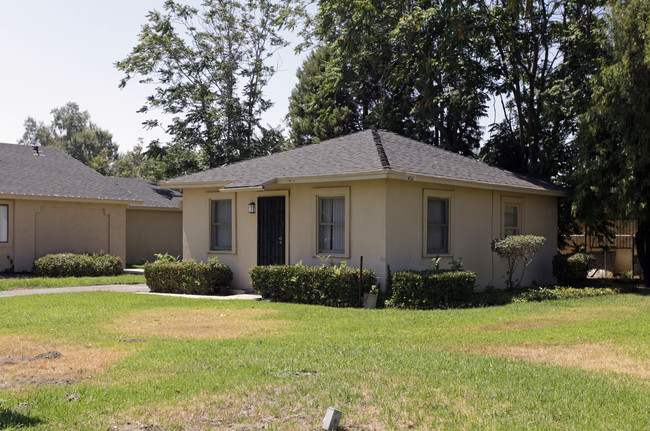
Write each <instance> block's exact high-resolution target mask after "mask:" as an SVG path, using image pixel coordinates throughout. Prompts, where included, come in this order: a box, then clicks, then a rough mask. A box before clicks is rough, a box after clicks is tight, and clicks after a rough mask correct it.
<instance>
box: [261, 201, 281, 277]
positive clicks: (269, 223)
mask: <svg viewBox="0 0 650 431" xmlns="http://www.w3.org/2000/svg"><path fill="white" fill-rule="evenodd" d="M284 224H285V221H284V196H273V197H268V198H258V199H257V264H258V265H284V263H285V260H284V250H285V244H284V242H285V238H284Z"/></svg>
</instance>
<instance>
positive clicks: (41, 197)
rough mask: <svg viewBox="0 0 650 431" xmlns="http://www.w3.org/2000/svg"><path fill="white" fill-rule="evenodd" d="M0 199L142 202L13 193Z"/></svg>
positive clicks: (124, 203) (114, 202)
mask: <svg viewBox="0 0 650 431" xmlns="http://www.w3.org/2000/svg"><path fill="white" fill-rule="evenodd" d="M0 199H7V200H8V199H24V200H38V201H43V200H56V201H62V202H92V203H108V204H120V205H139V204H141V203H142V201H138V200H127V199H104V198H83V197H78V196H51V195H25V194H13V193H0Z"/></svg>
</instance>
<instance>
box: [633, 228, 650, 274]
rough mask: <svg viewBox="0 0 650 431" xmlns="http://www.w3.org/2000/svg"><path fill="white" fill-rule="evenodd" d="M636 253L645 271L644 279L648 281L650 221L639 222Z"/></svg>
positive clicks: (649, 269)
mask: <svg viewBox="0 0 650 431" xmlns="http://www.w3.org/2000/svg"><path fill="white" fill-rule="evenodd" d="M636 253H637V255H638V256H639V264H640V265H641V270H642V271H643V279H644V280H645V282H646V283H647V282H648V277H650V222H648V221H645V222H638V231H637V233H636Z"/></svg>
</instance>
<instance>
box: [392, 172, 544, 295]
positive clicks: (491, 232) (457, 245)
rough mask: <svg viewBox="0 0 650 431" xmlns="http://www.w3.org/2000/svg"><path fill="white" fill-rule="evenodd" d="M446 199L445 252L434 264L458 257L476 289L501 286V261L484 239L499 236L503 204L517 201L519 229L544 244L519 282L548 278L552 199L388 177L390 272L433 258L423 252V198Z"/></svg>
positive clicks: (443, 264)
mask: <svg viewBox="0 0 650 431" xmlns="http://www.w3.org/2000/svg"><path fill="white" fill-rule="evenodd" d="M427 195H430V196H441V197H445V198H449V199H450V216H449V218H450V226H449V234H450V235H449V236H450V254H449V255H445V256H442V255H441V256H439V257H440V258H441V260H440V267H441V268H449V262H450V261H451V260H452V259H454V258H459V257H461V258H462V259H463V266H464V268H465V269H468V270H471V271H474V272H476V273H477V276H478V280H477V284H478V286H477V287H478V288H479V289H483V288H485V287H486V286H494V287H497V288H500V287H504V284H505V279H504V278H503V276H504V275H505V271H506V265H505V263H504V262H502V261H501V260H500V258H499V257H498V256H497V255H495V254H494V253H492V250H491V248H490V243H491V241H492V240H493V239H494V238H501V237H503V232H502V231H503V228H502V224H503V220H502V216H503V203H504V202H516V203H518V204H519V205H521V233H522V234H534V235H542V236H544V237H545V238H546V243H545V245H544V247H543V248H542V250H541V251H540V252H539V253H538V255H537V256H536V257H535V260H534V261H533V263H532V264H531V266H529V267H528V269H527V270H526V275H525V277H524V281H523V282H524V283H530V282H531V281H532V280H535V281H537V282H539V283H545V282H551V281H552V272H551V261H552V257H553V255H554V254H555V253H556V249H557V238H556V236H557V235H556V226H557V223H556V219H557V214H556V205H557V201H556V198H555V197H551V196H539V195H531V194H521V193H504V192H499V191H492V190H484V189H473V188H466V187H455V186H443V185H436V184H427V183H418V182H415V181H398V180H388V183H387V196H388V205H387V222H388V225H389V226H391V227H392V229H390V230H389V232H388V239H387V262H388V264H389V265H390V269H391V271H396V270H400V269H425V268H430V267H432V266H433V263H432V262H431V259H432V258H433V256H426V252H425V244H424V241H425V235H424V232H425V227H424V220H425V214H424V211H425V206H424V202H425V196H427Z"/></svg>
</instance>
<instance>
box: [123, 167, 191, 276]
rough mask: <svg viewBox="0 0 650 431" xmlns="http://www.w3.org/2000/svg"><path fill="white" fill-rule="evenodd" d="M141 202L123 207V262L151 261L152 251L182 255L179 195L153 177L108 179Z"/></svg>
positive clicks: (180, 203) (180, 199)
mask: <svg viewBox="0 0 650 431" xmlns="http://www.w3.org/2000/svg"><path fill="white" fill-rule="evenodd" d="M112 180H113V181H114V182H115V184H117V185H118V187H120V188H122V189H124V190H126V191H128V192H129V193H130V194H131V195H132V196H134V197H135V198H136V199H138V200H139V201H142V203H139V204H129V206H128V207H126V264H127V265H138V264H141V263H144V262H152V261H154V260H155V259H156V257H155V256H154V254H156V253H169V254H171V255H172V256H182V255H183V212H182V210H181V205H182V199H183V195H182V194H181V192H179V191H177V190H170V189H165V188H162V187H160V186H159V185H158V182H157V181H154V180H143V179H138V178H112Z"/></svg>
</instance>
